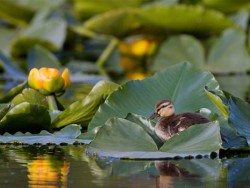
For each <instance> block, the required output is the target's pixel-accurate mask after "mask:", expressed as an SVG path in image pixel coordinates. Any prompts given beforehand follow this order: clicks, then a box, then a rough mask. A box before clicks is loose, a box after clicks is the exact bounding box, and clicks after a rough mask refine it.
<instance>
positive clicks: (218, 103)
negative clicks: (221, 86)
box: [205, 90, 229, 118]
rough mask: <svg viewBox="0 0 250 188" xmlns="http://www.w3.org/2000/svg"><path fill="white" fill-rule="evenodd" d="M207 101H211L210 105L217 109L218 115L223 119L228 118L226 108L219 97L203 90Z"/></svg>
mask: <svg viewBox="0 0 250 188" xmlns="http://www.w3.org/2000/svg"><path fill="white" fill-rule="evenodd" d="M205 91H206V93H207V95H208V97H209V99H210V100H211V101H212V103H213V104H214V105H215V106H216V107H217V108H218V110H219V111H220V113H221V114H222V115H223V116H224V117H225V118H228V116H229V114H228V106H226V105H225V104H223V101H222V99H221V98H220V97H219V96H216V95H214V94H213V93H211V92H209V91H208V90H205Z"/></svg>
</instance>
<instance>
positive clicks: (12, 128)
mask: <svg viewBox="0 0 250 188" xmlns="http://www.w3.org/2000/svg"><path fill="white" fill-rule="evenodd" d="M44 129H45V130H50V115H49V112H48V110H47V108H46V107H44V106H40V105H38V104H30V103H28V102H23V103H21V104H18V105H16V106H14V107H13V108H12V109H10V110H9V111H8V113H6V115H5V116H4V117H3V118H2V119H1V121H0V132H2V133H4V132H10V133H15V132H17V131H22V132H25V131H30V132H37V131H41V130H44Z"/></svg>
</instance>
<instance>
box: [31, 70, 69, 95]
mask: <svg viewBox="0 0 250 188" xmlns="http://www.w3.org/2000/svg"><path fill="white" fill-rule="evenodd" d="M28 84H29V86H30V87H31V88H33V89H36V90H39V91H40V92H41V93H43V94H45V95H50V94H53V93H58V92H62V91H63V90H64V89H65V88H67V87H68V86H69V85H70V74H69V70H68V69H67V68H66V69H64V71H63V73H62V74H61V72H60V71H59V70H58V69H55V68H46V67H43V68H40V69H37V68H33V69H32V70H31V71H30V73H29V76H28Z"/></svg>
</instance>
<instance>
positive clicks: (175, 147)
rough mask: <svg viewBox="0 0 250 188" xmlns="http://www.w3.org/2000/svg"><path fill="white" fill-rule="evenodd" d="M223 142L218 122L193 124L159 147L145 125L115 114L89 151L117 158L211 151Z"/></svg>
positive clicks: (91, 144)
mask: <svg viewBox="0 0 250 188" xmlns="http://www.w3.org/2000/svg"><path fill="white" fill-rule="evenodd" d="M145 126H146V125H145ZM221 144H222V143H221V138H220V127H219V124H218V122H211V123H208V124H203V125H195V126H192V127H190V128H188V129H187V130H185V131H183V132H181V133H179V134H177V135H175V136H173V137H172V138H171V139H170V140H168V141H166V142H165V143H164V145H163V146H162V147H161V148H160V150H158V147H157V146H156V143H155V141H154V140H153V139H152V137H151V136H150V135H149V134H148V132H147V131H146V129H143V127H142V126H140V125H138V124H136V123H133V122H131V121H128V120H125V119H121V118H111V119H109V120H108V121H107V122H106V123H105V125H104V126H103V127H102V128H100V130H99V131H98V133H97V135H96V137H95V139H94V140H93V141H92V142H91V143H90V145H89V146H90V147H88V148H87V152H89V153H90V154H96V155H98V156H108V157H117V158H166V157H170V158H172V157H176V156H180V157H185V156H189V155H192V156H196V155H209V154H210V153H211V152H217V151H218V150H219V149H220V148H221Z"/></svg>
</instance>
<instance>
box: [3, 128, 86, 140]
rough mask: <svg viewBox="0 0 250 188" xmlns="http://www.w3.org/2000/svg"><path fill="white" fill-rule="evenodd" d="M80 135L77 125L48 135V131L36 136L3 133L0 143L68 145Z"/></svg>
mask: <svg viewBox="0 0 250 188" xmlns="http://www.w3.org/2000/svg"><path fill="white" fill-rule="evenodd" d="M80 134H81V126H79V125H69V126H67V127H64V128H63V129H61V130H60V131H56V132H54V133H49V132H48V131H45V130H43V131H41V132H40V133H38V134H31V133H29V132H28V133H21V132H17V133H15V134H13V135H12V134H9V133H5V134H3V135H0V142H3V143H8V142H21V143H26V144H34V143H40V144H48V143H54V144H60V143H68V144H73V143H74V142H76V141H78V140H77V137H78V136H79V135H80Z"/></svg>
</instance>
